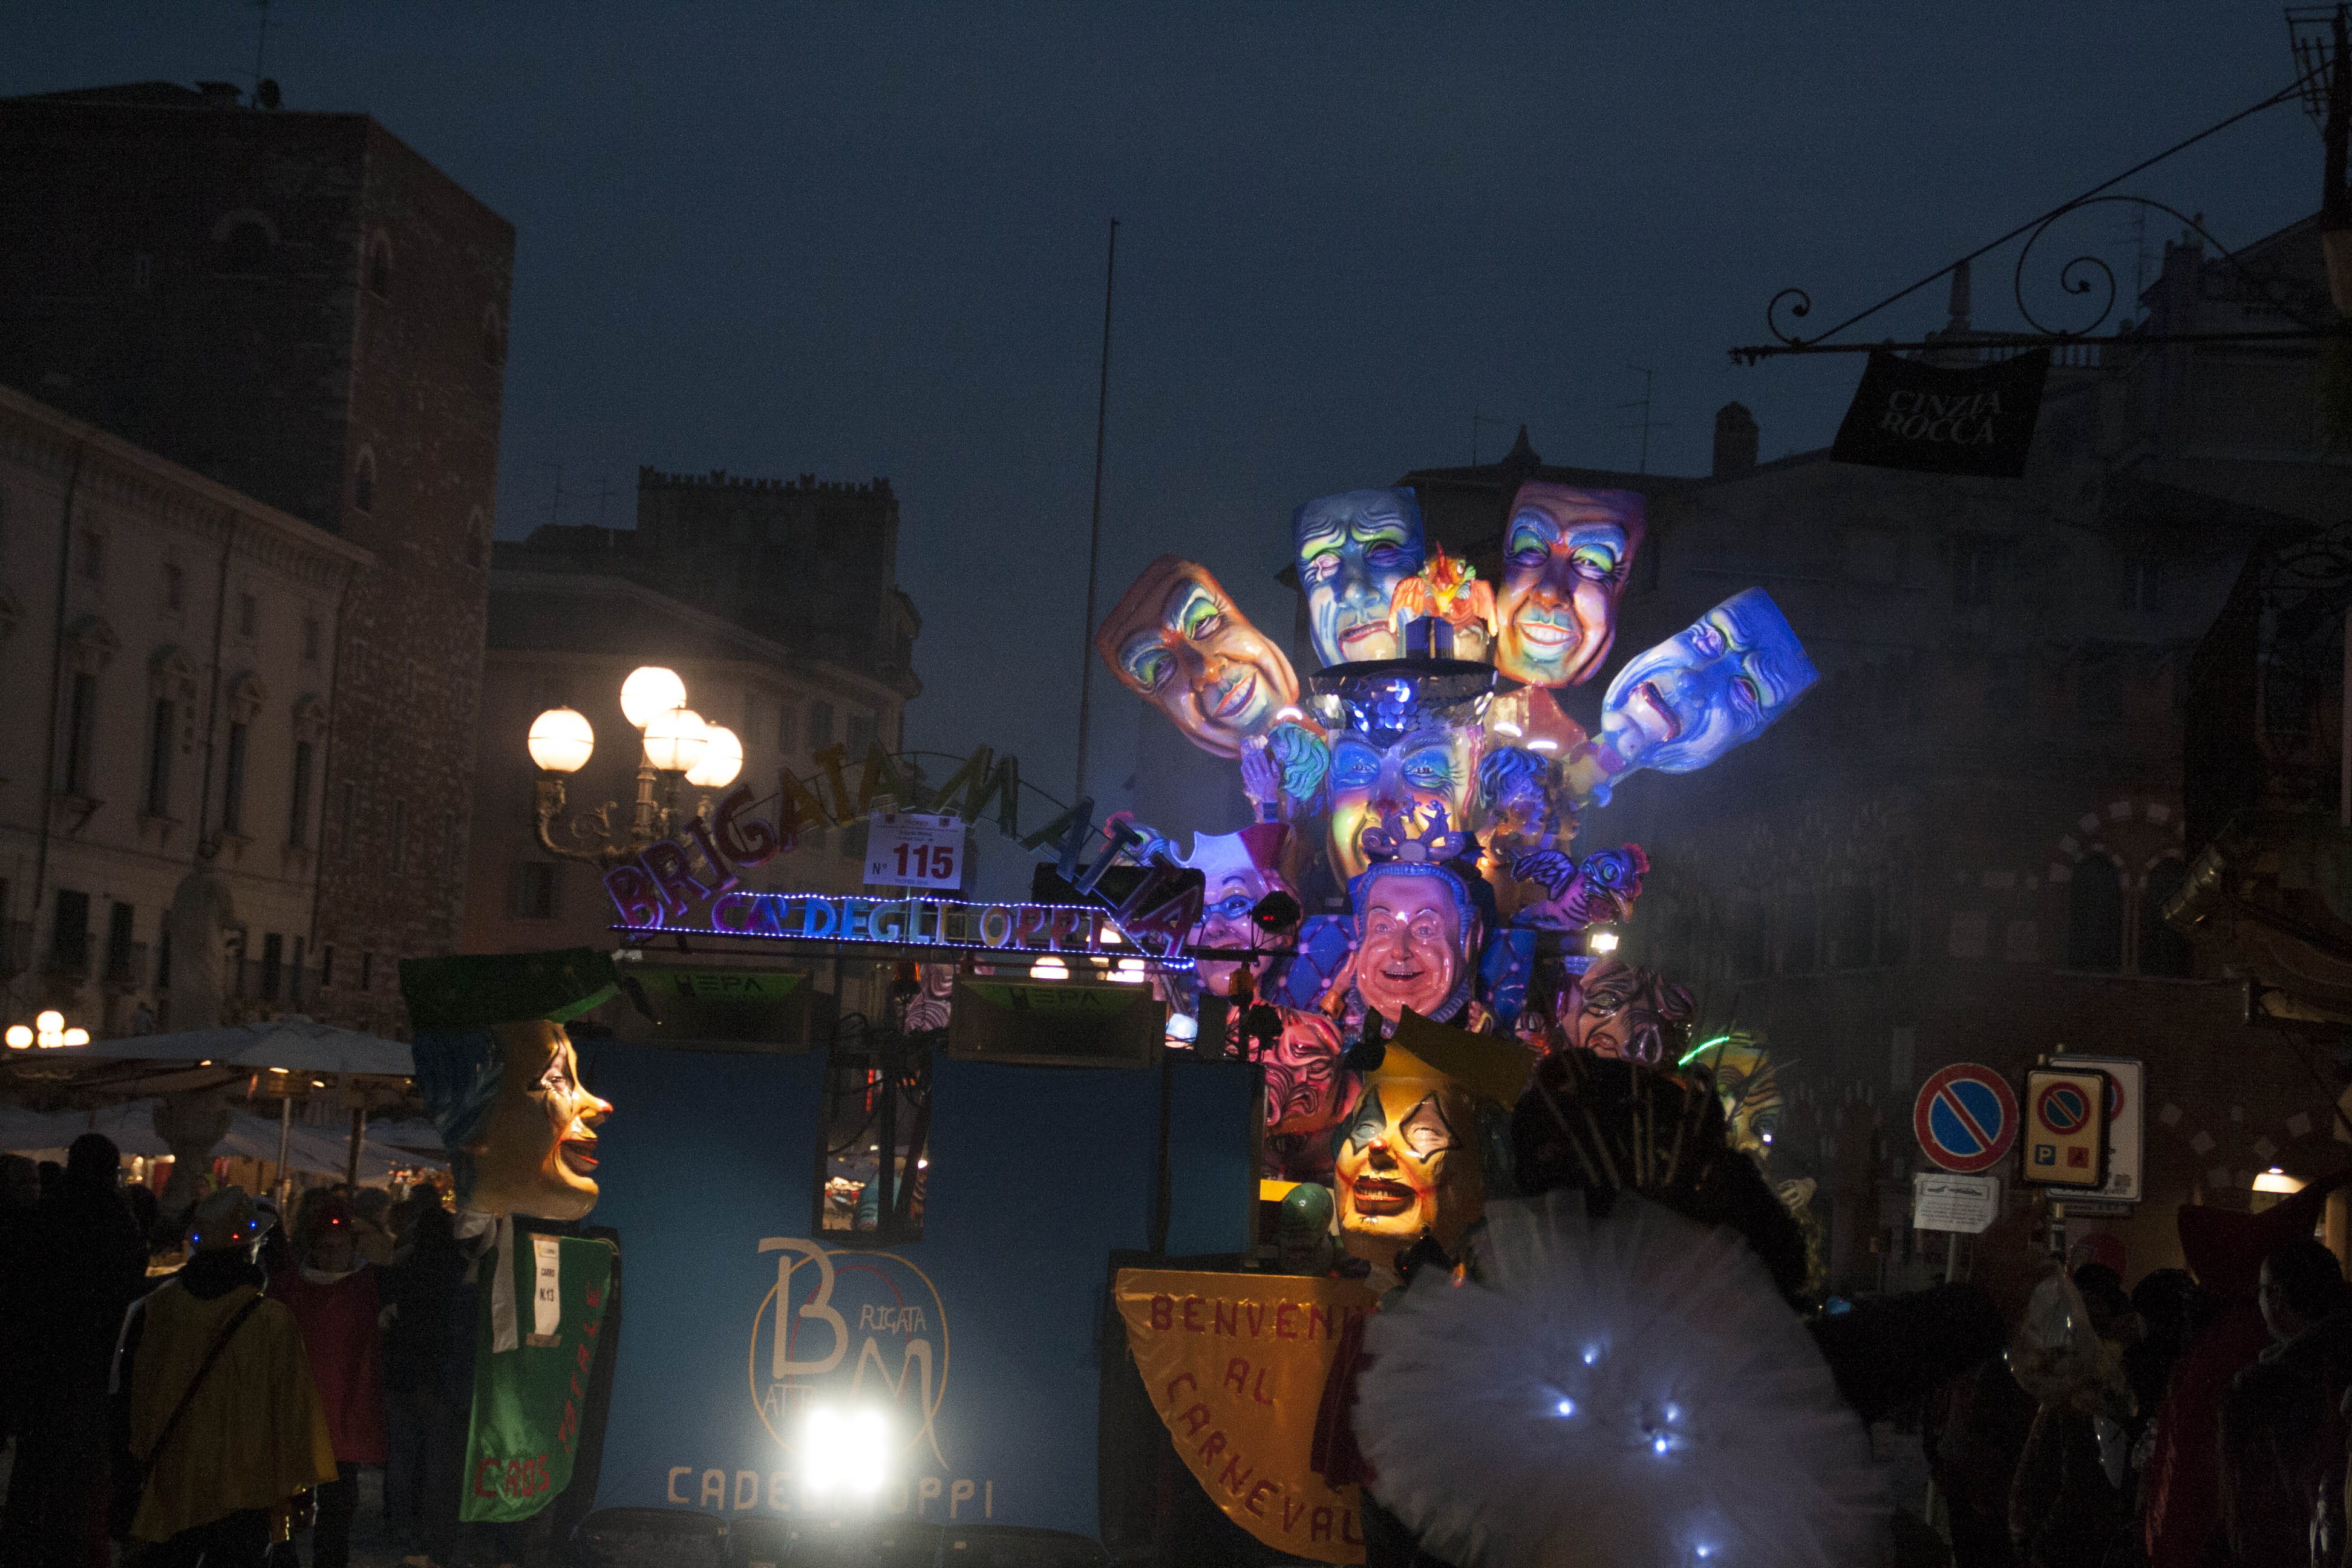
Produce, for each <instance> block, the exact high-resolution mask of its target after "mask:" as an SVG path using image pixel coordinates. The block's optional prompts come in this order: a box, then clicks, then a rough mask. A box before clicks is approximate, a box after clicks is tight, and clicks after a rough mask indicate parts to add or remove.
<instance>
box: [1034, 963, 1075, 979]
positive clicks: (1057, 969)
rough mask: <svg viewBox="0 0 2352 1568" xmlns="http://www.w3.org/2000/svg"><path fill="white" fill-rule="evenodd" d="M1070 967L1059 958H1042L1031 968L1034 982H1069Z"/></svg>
mask: <svg viewBox="0 0 2352 1568" xmlns="http://www.w3.org/2000/svg"><path fill="white" fill-rule="evenodd" d="M1069 977H1070V966H1069V965H1068V964H1066V963H1063V962H1062V961H1061V960H1060V959H1058V958H1041V959H1039V960H1038V961H1037V962H1036V963H1033V964H1031V965H1030V966H1029V978H1030V979H1032V980H1067V979H1068V978H1069Z"/></svg>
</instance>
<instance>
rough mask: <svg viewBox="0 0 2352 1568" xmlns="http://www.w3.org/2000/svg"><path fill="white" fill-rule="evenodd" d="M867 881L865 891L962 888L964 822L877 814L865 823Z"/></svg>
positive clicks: (915, 814)
mask: <svg viewBox="0 0 2352 1568" xmlns="http://www.w3.org/2000/svg"><path fill="white" fill-rule="evenodd" d="M866 885H867V886H869V887H883V888H938V889H949V890H953V889H958V888H961V887H962V886H963V823H962V822H961V820H960V819H959V818H956V817H953V816H923V815H922V814H921V813H919V812H910V811H902V812H895V813H893V812H886V811H877V812H876V813H874V814H873V816H870V817H868V818H867V819H866Z"/></svg>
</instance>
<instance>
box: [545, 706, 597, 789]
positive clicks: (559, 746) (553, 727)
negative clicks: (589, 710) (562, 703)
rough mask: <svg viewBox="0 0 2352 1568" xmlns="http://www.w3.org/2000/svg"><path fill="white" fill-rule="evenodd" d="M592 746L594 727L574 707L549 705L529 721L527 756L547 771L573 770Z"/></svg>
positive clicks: (584, 760) (582, 763) (585, 762)
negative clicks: (551, 706)
mask: <svg viewBox="0 0 2352 1568" xmlns="http://www.w3.org/2000/svg"><path fill="white" fill-rule="evenodd" d="M595 750H596V731H595V728H594V727H593V725H591V724H590V723H589V722H588V716H587V715H586V714H584V713H583V712H581V711H580V710H578V709H576V708H551V709H549V710H547V711H546V712H544V713H542V714H541V715H540V716H539V717H538V718H536V719H534V720H532V721H530V760H531V761H532V762H534V763H538V764H539V765H540V766H541V768H542V769H544V770H546V771H547V772H549V773H578V772H579V771H580V770H581V769H582V768H583V767H586V766H587V765H588V759H589V757H590V756H591V755H592V754H593V753H594V752H595Z"/></svg>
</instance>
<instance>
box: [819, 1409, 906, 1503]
mask: <svg viewBox="0 0 2352 1568" xmlns="http://www.w3.org/2000/svg"><path fill="white" fill-rule="evenodd" d="M802 1436H803V1442H802V1446H801V1452H802V1453H803V1454H804V1455H806V1456H807V1465H808V1472H807V1481H808V1489H809V1490H810V1491H811V1492H813V1493H814V1494H816V1495H818V1496H820V1497H824V1496H830V1495H833V1494H835V1493H843V1492H845V1493H848V1494H849V1495H851V1496H853V1497H872V1496H873V1495H874V1494H875V1493H876V1492H878V1491H880V1490H881V1489H882V1483H883V1482H884V1481H885V1480H886V1479H888V1476H887V1472H888V1470H889V1468H890V1424H889V1421H888V1419H887V1417H885V1416H884V1415H883V1414H882V1412H881V1411H879V1410H877V1409H876V1408H874V1407H873V1406H872V1405H863V1406H860V1407H858V1408H856V1409H855V1410H847V1411H843V1410H835V1409H834V1408H833V1407H832V1406H830V1405H814V1406H812V1407H811V1408H810V1410H809V1413H808V1420H807V1423H806V1425H805V1426H803V1429H802Z"/></svg>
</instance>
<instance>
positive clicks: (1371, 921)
mask: <svg viewBox="0 0 2352 1568" xmlns="http://www.w3.org/2000/svg"><path fill="white" fill-rule="evenodd" d="M1349 899H1350V900H1351V901H1352V902H1353V903H1354V905H1355V910H1356V958H1355V975H1356V994H1358V995H1360V996H1361V997H1362V998H1363V1000H1364V1006H1365V1007H1366V1008H1367V1009H1368V1010H1370V1011H1371V1012H1374V1013H1378V1014H1380V1015H1381V1016H1382V1017H1384V1018H1388V1019H1390V1020H1392V1021H1393V1020H1394V1019H1396V1018H1398V1017H1401V1016H1403V1014H1404V1012H1405V1010H1406V1009H1407V1008H1411V1009H1412V1011H1413V1012H1415V1013H1418V1014H1420V1015H1421V1016H1423V1017H1424V1018H1438V1019H1445V1018H1451V1017H1452V1016H1454V1014H1456V1013H1458V1012H1459V1011H1461V1008H1462V1004H1463V1003H1464V1002H1465V1001H1466V1000H1467V999H1468V998H1469V994H1470V982H1471V979H1472V972H1471V964H1470V955H1471V954H1472V953H1473V952H1475V951H1476V949H1477V945H1478V936H1479V922H1478V917H1477V914H1476V911H1475V908H1474V907H1473V905H1472V904H1471V902H1470V893H1469V889H1467V888H1465V886H1464V885H1463V882H1462V879H1461V878H1460V877H1458V876H1456V875H1454V873H1453V872H1452V871H1450V870H1447V869H1446V868H1444V866H1441V865H1433V864H1429V863H1426V862H1423V863H1414V862H1411V861H1402V860H1400V861H1396V862H1393V863H1391V864H1388V865H1382V866H1375V867H1374V868H1371V869H1370V870H1369V871H1367V872H1365V873H1364V874H1363V875H1362V876H1360V877H1359V878H1357V879H1355V881H1354V882H1352V883H1351V884H1349Z"/></svg>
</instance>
